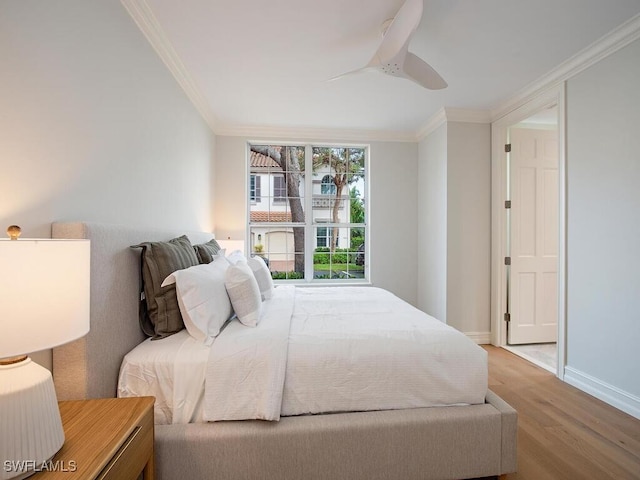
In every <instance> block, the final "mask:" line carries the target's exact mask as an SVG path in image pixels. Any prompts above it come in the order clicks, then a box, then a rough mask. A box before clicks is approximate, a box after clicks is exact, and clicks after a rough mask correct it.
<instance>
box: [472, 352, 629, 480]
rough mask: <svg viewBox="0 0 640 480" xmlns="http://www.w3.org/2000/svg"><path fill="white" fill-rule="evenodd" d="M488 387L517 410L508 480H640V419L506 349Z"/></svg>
mask: <svg viewBox="0 0 640 480" xmlns="http://www.w3.org/2000/svg"><path fill="white" fill-rule="evenodd" d="M484 348H485V349H486V350H487V351H488V352H489V388H490V389H491V390H493V391H494V392H495V393H497V394H498V395H500V396H501V397H502V398H503V399H504V400H505V401H506V402H508V403H509V404H510V405H511V406H512V407H513V408H515V409H516V410H517V411H518V472H517V473H514V474H510V475H504V476H502V477H500V478H501V479H507V480H515V479H518V480H554V479H558V480H574V479H575V480H582V479H585V480H587V479H594V480H606V479H612V480H613V479H615V480H622V479H640V420H637V419H635V418H633V417H631V416H630V415H627V414H625V413H623V412H621V411H620V410H617V409H615V408H613V407H611V406H610V405H607V404H606V403H604V402H601V401H600V400H598V399H596V398H594V397H592V396H590V395H588V394H586V393H584V392H582V391H580V390H578V389H576V388H574V387H572V386H571V385H568V384H566V383H563V382H561V381H560V380H558V379H557V378H556V377H555V376H554V375H553V374H552V373H549V372H548V371H546V370H544V369H542V368H540V367H537V366H535V365H533V364H532V363H529V362H527V361H526V360H523V359H522V358H520V357H518V356H517V355H514V354H512V353H510V352H508V351H506V350H504V349H502V348H496V347H492V346H490V345H484Z"/></svg>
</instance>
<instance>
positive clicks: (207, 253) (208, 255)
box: [193, 238, 220, 263]
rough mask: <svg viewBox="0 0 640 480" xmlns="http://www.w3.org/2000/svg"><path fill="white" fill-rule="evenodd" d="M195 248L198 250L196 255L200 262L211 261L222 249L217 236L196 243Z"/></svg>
mask: <svg viewBox="0 0 640 480" xmlns="http://www.w3.org/2000/svg"><path fill="white" fill-rule="evenodd" d="M193 249H194V250H195V251H196V257H198V261H199V262H200V263H211V262H213V257H214V256H215V255H216V254H217V253H218V252H219V251H220V245H218V242H216V239H215V238H212V239H211V240H209V241H208V242H207V243H202V244H200V245H194V246H193Z"/></svg>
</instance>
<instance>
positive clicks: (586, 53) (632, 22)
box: [491, 14, 640, 121]
mask: <svg viewBox="0 0 640 480" xmlns="http://www.w3.org/2000/svg"><path fill="white" fill-rule="evenodd" d="M638 38H640V14H638V15H636V16H634V17H632V18H630V19H629V20H627V21H626V22H625V23H623V24H622V25H620V26H619V27H617V28H615V29H613V30H612V31H611V32H609V33H607V34H606V35H604V36H603V37H601V38H600V39H599V40H596V41H595V42H594V43H592V44H591V45H589V46H588V47H586V48H585V49H584V50H581V51H580V52H578V53H577V54H575V55H574V56H572V57H571V58H569V59H568V60H566V61H565V62H563V63H561V64H560V65H558V66H557V67H556V68H554V69H553V70H551V71H550V72H548V73H547V74H545V75H543V76H542V77H540V78H539V79H537V80H536V81H534V82H532V83H530V84H529V85H527V86H526V87H524V88H523V89H522V90H520V91H519V92H518V93H516V94H515V95H514V96H513V97H511V98H510V99H509V100H507V101H506V102H504V103H502V104H501V105H499V106H498V107H497V108H495V109H493V110H492V111H491V121H496V120H498V119H500V118H502V117H504V116H505V115H507V114H509V113H511V112H512V111H514V110H516V109H517V108H519V107H521V106H522V105H524V104H526V103H527V102H529V101H531V100H532V99H534V98H535V97H536V96H538V95H539V94H540V93H542V92H544V91H545V90H547V89H550V88H552V87H555V86H557V85H558V84H560V83H562V82H564V81H566V80H568V79H570V78H571V77H573V76H575V75H577V74H578V73H580V72H582V71H583V70H586V69H587V68H589V67H590V66H592V65H594V64H595V63H597V62H599V61H600V60H602V59H603V58H605V57H608V56H609V55H611V54H612V53H614V52H616V51H618V50H620V49H621V48H623V47H626V46H627V45H629V44H630V43H631V42H633V41H635V40H637V39H638Z"/></svg>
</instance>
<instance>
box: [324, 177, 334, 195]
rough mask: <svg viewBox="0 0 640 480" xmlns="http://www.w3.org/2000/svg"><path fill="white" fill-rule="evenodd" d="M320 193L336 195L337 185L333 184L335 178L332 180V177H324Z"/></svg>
mask: <svg viewBox="0 0 640 480" xmlns="http://www.w3.org/2000/svg"><path fill="white" fill-rule="evenodd" d="M320 193H321V194H322V195H335V194H336V184H335V183H333V178H331V175H325V176H324V177H322V183H321V184H320Z"/></svg>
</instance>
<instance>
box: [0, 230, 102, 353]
mask: <svg viewBox="0 0 640 480" xmlns="http://www.w3.org/2000/svg"><path fill="white" fill-rule="evenodd" d="M89 244H90V242H89V240H53V239H51V240H49V239H38V240H32V239H19V240H8V239H7V240H4V239H2V240H0V331H1V332H2V335H0V358H6V357H13V356H18V355H23V354H27V353H30V352H36V351H39V350H44V349H47V348H53V347H55V346H58V345H62V344H63V343H67V342H70V341H72V340H75V339H77V338H80V337H82V336H84V335H86V334H87V332H88V331H89V278H90V273H89V266H90V253H89V248H90V247H89Z"/></svg>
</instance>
